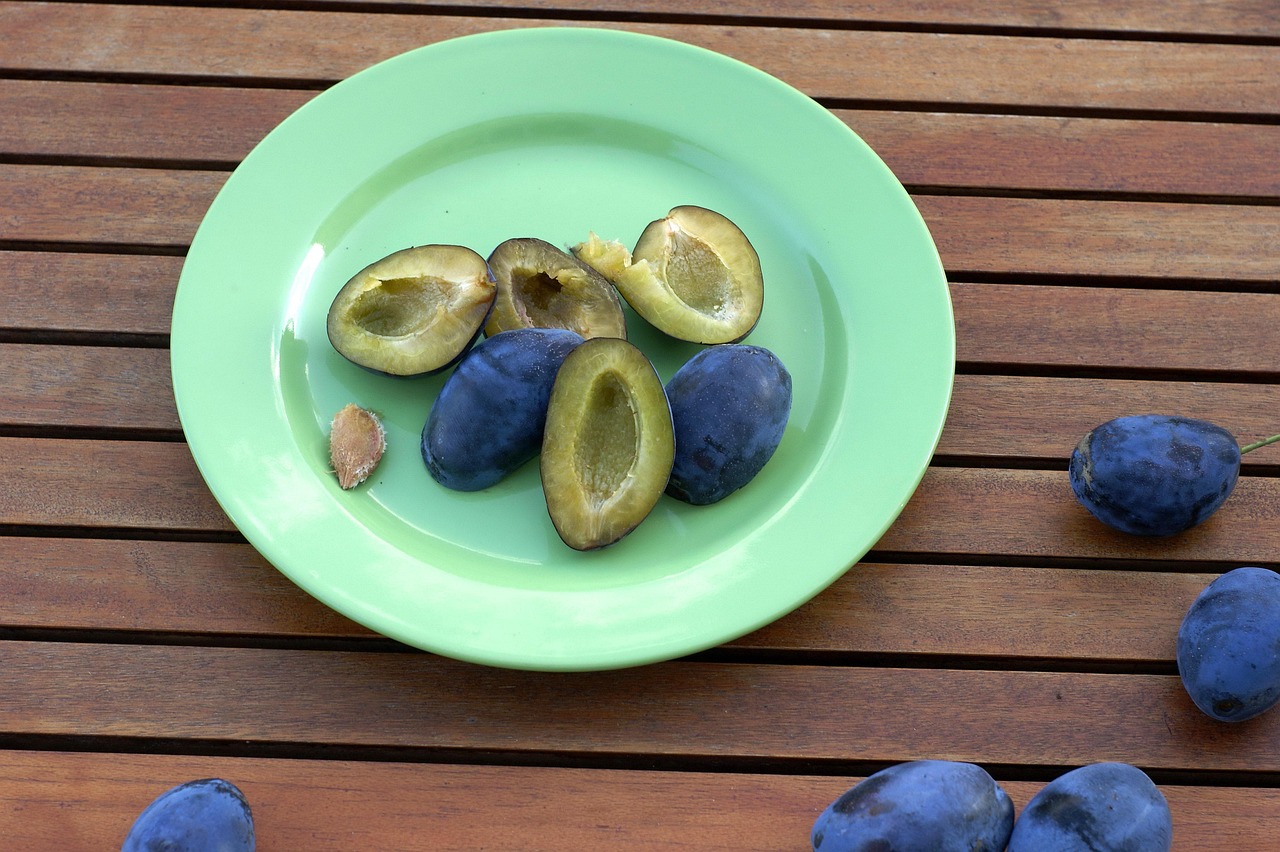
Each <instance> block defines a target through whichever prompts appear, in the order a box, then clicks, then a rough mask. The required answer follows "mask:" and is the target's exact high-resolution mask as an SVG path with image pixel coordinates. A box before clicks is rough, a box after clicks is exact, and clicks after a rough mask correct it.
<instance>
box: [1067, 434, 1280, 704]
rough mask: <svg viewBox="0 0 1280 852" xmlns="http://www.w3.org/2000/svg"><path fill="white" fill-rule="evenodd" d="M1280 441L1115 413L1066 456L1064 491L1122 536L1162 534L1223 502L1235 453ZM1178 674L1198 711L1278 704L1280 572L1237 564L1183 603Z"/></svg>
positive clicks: (1234, 472) (1236, 465) (1232, 480)
mask: <svg viewBox="0 0 1280 852" xmlns="http://www.w3.org/2000/svg"><path fill="white" fill-rule="evenodd" d="M1276 441H1280V436H1275V437H1272V438H1267V439H1264V440H1261V441H1257V442H1255V443H1252V444H1247V445H1245V446H1243V447H1242V446H1240V445H1239V443H1238V442H1237V440H1236V438H1235V437H1234V436H1233V435H1232V434H1231V433H1230V432H1229V431H1227V430H1226V429H1224V428H1222V427H1221V426H1218V425H1215V424H1213V423H1209V422H1207V421H1204V420H1197V419H1194V418H1189V417H1174V416H1168V415H1158V414H1143V415H1134V416H1127V417H1118V418H1116V419H1114V420H1109V421H1107V422H1106V423H1103V424H1102V425H1100V426H1098V427H1096V428H1094V429H1092V430H1090V431H1089V432H1088V433H1087V434H1086V435H1085V436H1084V438H1083V439H1081V441H1080V444H1079V445H1078V446H1077V447H1076V449H1075V450H1074V451H1073V452H1072V454H1071V460H1070V462H1069V472H1070V480H1071V488H1072V490H1073V491H1074V493H1075V495H1076V498H1077V500H1079V502H1080V504H1081V505H1083V506H1084V507H1085V508H1086V509H1087V510H1088V511H1089V512H1090V513H1091V514H1092V515H1093V516H1094V517H1096V518H1097V519H1098V520H1100V521H1102V522H1103V523H1104V524H1106V525H1108V526H1110V527H1113V528H1115V529H1117V530H1119V531H1121V532H1124V533H1129V534H1131V535H1139V536H1158V537H1167V536H1173V535H1177V534H1178V533H1181V532H1184V531H1185V530H1188V529H1191V528H1192V527H1194V526H1196V525H1198V524H1201V523H1203V522H1204V521H1205V520H1207V519H1208V518H1209V517H1210V516H1211V515H1212V514H1213V513H1215V512H1216V511H1218V510H1219V509H1220V508H1221V507H1222V506H1223V504H1225V503H1226V502H1227V498H1228V497H1230V496H1231V494H1232V492H1233V490H1234V489H1235V486H1236V481H1237V479H1238V478H1239V475H1240V460H1241V457H1242V456H1243V455H1244V454H1246V453H1249V452H1252V451H1253V450H1256V449H1258V448H1260V447H1263V446H1266V445H1267V444H1270V443H1275V442H1276ZM1177 663H1178V674H1179V675H1180V676H1181V679H1182V684H1183V686H1184V687H1185V688H1186V691H1187V694H1188V695H1189V696H1190V697H1191V700H1192V701H1193V702H1194V703H1195V705H1196V706H1197V707H1199V708H1200V709H1201V710H1203V711H1204V712H1205V713H1206V714H1208V715H1209V716H1211V717H1213V718H1214V719H1217V720H1219V721H1224V722H1241V721H1244V720H1246V719H1251V718H1253V717H1255V716H1258V715H1260V714H1261V713H1263V712H1265V711H1266V710H1268V709H1270V708H1271V707H1273V706H1274V705H1275V704H1276V703H1277V702H1280V575H1277V574H1276V573H1275V572H1274V571H1270V570H1267V569H1265V568H1258V567H1252V566H1245V567H1241V568H1236V569H1234V570H1231V571H1228V572H1226V573H1225V574H1223V575H1221V576H1220V577H1218V578H1217V579H1215V580H1214V581H1213V582H1211V583H1210V584H1209V585H1208V587H1207V588H1205V589H1204V590H1203V591H1202V592H1201V593H1200V595H1199V596H1198V597H1197V598H1196V600H1195V601H1194V602H1193V603H1192V604H1191V607H1190V609H1189V610H1188V611H1187V613H1186V615H1185V617H1184V618H1183V620H1182V624H1181V626H1180V627H1179V630H1178V636H1177Z"/></svg>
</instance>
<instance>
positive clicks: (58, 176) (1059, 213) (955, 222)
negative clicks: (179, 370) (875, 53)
mask: <svg viewBox="0 0 1280 852" xmlns="http://www.w3.org/2000/svg"><path fill="white" fill-rule="evenodd" d="M226 177H227V176H226V174H225V173H223V172H215V171H188V170H168V169H134V168H97V167H88V166H41V165H4V164H0V193H8V194H9V197H11V198H13V199H15V201H16V202H17V203H16V208H17V212H15V213H12V214H11V215H9V216H8V217H6V219H5V220H4V221H3V222H0V240H13V241H36V242H69V243H86V242H88V243H95V244H112V243H115V244H143V245H154V246H157V247H165V246H184V245H186V244H188V243H189V242H190V240H191V239H192V237H193V236H194V235H195V231H196V227H197V226H198V225H199V224H200V220H201V219H202V218H203V217H204V214H205V211H206V210H207V209H208V207H209V204H210V203H211V202H212V201H213V197H214V196H215V195H216V194H217V192H218V190H219V189H220V188H221V187H222V184H223V183H224V181H225V180H226ZM914 200H915V202H916V205H917V207H919V209H920V212H921V213H922V214H923V216H924V219H925V222H926V223H927V224H928V226H929V228H930V230H931V232H932V234H933V238H934V241H935V243H936V244H937V246H938V250H939V253H940V254H941V257H942V261H943V264H944V265H945V267H946V268H947V271H948V272H949V273H951V274H953V275H959V276H961V277H963V276H964V275H965V274H971V273H977V272H980V273H988V274H990V273H997V274H1003V275H1010V274H1018V275H1085V276H1121V277H1132V278H1141V279H1150V280H1159V279H1161V278H1168V277H1173V278H1178V279H1186V278H1190V279H1211V280H1229V281H1234V280H1238V281H1259V282H1270V281H1272V280H1274V276H1275V268H1274V264H1273V263H1272V262H1271V255H1270V247H1271V245H1272V243H1273V241H1274V239H1275V236H1276V234H1277V233H1280V207H1259V206H1247V205H1226V204H1175V203H1145V202H1117V201H1084V200H1081V201H1062V200H1049V199H1038V198H1036V199H1033V198H1000V197H960V196H930V195H917V196H916V197H915V199H914ZM547 238H548V239H561V238H559V237H556V236H555V235H547ZM569 239H572V237H569V236H567V235H566V236H565V237H564V238H563V240H564V241H568V240H569ZM476 250H477V251H481V252H482V253H486V252H487V251H489V250H490V247H481V246H477V247H476Z"/></svg>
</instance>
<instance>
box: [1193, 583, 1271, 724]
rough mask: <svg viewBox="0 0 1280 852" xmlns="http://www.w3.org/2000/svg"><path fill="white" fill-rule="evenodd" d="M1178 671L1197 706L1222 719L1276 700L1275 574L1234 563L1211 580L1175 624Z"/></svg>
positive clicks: (1250, 713)
mask: <svg viewBox="0 0 1280 852" xmlns="http://www.w3.org/2000/svg"><path fill="white" fill-rule="evenodd" d="M1178 674H1179V675H1181V676H1182V685H1183V686H1184V687H1186V690H1187V694H1188V695H1190V696H1191V700H1192V701H1194V702H1195V704H1196V706H1197V707H1199V708H1200V709H1201V710H1203V711H1204V712H1205V713H1207V714H1209V715H1210V716H1212V717H1213V718H1215V719H1218V720H1220V721H1223V722H1243V721H1244V720H1245V719H1252V718H1253V717H1254V716H1258V715H1260V714H1262V713H1264V712H1266V711H1267V710H1269V709H1271V708H1272V707H1273V706H1275V704H1276V703H1277V702H1280V575H1278V574H1276V573H1275V572H1274V571H1267V570H1265V569H1263V568H1236V569H1235V570H1234V571H1228V572H1227V573H1225V574H1223V575H1222V576H1221V577H1219V578H1218V579H1216V580H1214V581H1213V582H1212V583H1210V584H1209V585H1208V586H1207V587H1206V588H1205V589H1204V591H1202V592H1201V593H1200V595H1199V596H1198V597H1197V598H1196V599H1195V601H1194V602H1193V603H1192V604H1191V608H1190V609H1189V610H1187V614H1186V616H1185V617H1184V618H1183V619H1182V626H1181V627H1180V628H1178Z"/></svg>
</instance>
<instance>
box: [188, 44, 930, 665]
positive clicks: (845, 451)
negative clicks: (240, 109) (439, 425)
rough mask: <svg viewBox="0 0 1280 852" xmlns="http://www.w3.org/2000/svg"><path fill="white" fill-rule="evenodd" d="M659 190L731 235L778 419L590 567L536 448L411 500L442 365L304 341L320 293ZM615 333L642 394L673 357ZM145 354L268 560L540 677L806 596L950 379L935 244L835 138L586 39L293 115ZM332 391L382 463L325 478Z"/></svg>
mask: <svg viewBox="0 0 1280 852" xmlns="http://www.w3.org/2000/svg"><path fill="white" fill-rule="evenodd" d="M546 56H555V57H556V58H557V61H556V62H554V63H548V62H545V61H543V60H544V58H545V57H546ZM641 76H643V77H644V78H645V79H646V80H647V81H648V85H647V86H646V87H645V89H644V90H643V91H634V87H633V86H629V85H628V81H630V80H634V79H637V78H639V77H641ZM623 92H625V93H626V94H625V95H621V94H620V93H623ZM680 204H696V205H700V206H703V207H709V208H711V209H713V210H717V211H719V212H721V213H723V214H725V215H726V216H728V217H729V218H730V219H732V220H733V221H734V222H735V223H736V224H738V226H739V227H741V228H742V230H743V231H744V232H745V233H746V234H747V236H748V237H749V238H750V239H751V241H752V243H753V245H754V246H755V248H756V250H757V252H758V254H759V256H760V259H761V265H762V268H763V271H764V279H765V307H764V313H763V315H762V317H761V320H760V323H759V325H758V326H757V327H756V329H755V331H753V332H752V334H751V336H750V337H749V338H748V342H750V343H754V344H758V345H761V346H765V347H768V348H769V349H771V350H772V351H773V352H774V353H775V354H777V355H778V357H779V358H780V359H781V360H782V361H783V363H784V364H786V365H787V368H788V369H789V370H790V372H791V374H792V378H793V388H794V399H793V407H792V415H791V420H790V422H789V424H788V427H787V432H786V435H785V436H784V438H783V441H782V444H781V446H780V447H779V449H778V451H777V453H776V454H775V455H774V457H773V459H772V460H771V461H770V463H769V464H768V465H767V466H766V467H765V469H764V471H763V472H762V473H761V474H760V475H759V476H758V477H757V478H756V479H755V480H754V481H753V482H752V483H751V484H749V485H748V486H747V487H746V488H744V489H743V490H741V491H739V492H737V493H735V494H734V495H731V496H730V497H729V498H727V499H726V500H724V501H722V502H721V503H718V504H715V505H712V506H703V507H694V506H687V505H684V504H682V503H679V502H678V501H675V500H673V499H671V498H666V497H664V498H663V499H662V500H661V501H660V502H659V504H658V507H657V508H656V509H655V510H654V512H653V513H652V514H651V515H650V517H649V518H648V519H647V520H646V521H645V522H644V523H643V524H641V525H640V527H639V528H638V529H637V530H636V531H635V532H634V533H632V534H631V535H630V536H628V537H627V538H625V539H624V540H623V541H621V542H620V543H618V544H616V545H614V546H612V547H609V548H606V549H604V550H600V551H595V552H592V553H585V554H584V553H577V552H576V551H573V550H571V549H569V548H568V547H566V546H565V545H564V544H563V543H562V542H561V541H560V540H559V538H558V537H557V536H556V533H555V530H554V528H553V527H552V526H551V523H550V520H549V518H548V517H547V514H546V508H545V503H544V501H543V497H542V493H541V488H540V484H539V482H538V474H537V464H536V462H534V463H531V464H529V465H526V466H525V467H523V468H522V469H520V470H519V471H517V473H516V474H515V475H514V476H512V477H510V478H509V479H508V480H506V481H504V482H502V483H500V484H498V485H496V486H494V487H492V488H490V489H487V490H485V491H482V492H477V493H472V494H462V493H456V492H449V491H446V490H445V489H443V488H441V487H440V486H439V485H437V484H436V483H435V482H434V481H433V480H431V478H430V477H429V476H428V475H427V473H426V471H425V469H424V467H423V465H422V462H421V458H420V455H419V448H418V442H419V437H420V433H421V430H422V425H423V423H424V422H425V420H426V416H427V413H428V411H429V410H430V406H431V401H432V399H433V398H434V395H435V394H436V392H437V391H438V390H439V388H440V386H441V385H442V384H443V382H444V376H443V375H442V376H435V377H426V378H416V379H393V378H390V377H386V376H377V375H374V374H371V373H369V372H367V371H364V370H362V369H360V368H358V367H355V366H354V365H352V364H350V363H348V362H347V361H345V360H344V359H343V358H342V357H341V356H339V355H338V354H337V353H336V352H335V351H334V350H333V348H332V346H331V345H330V344H329V342H328V339H327V337H326V335H325V315H326V313H327V311H328V307H329V304H330V302H331V300H332V299H333V296H334V295H335V294H336V292H337V291H338V289H339V288H340V287H341V286H342V284H343V283H345V282H346V280H347V279H348V278H349V277H350V276H351V275H352V274H354V273H355V272H356V271H358V270H359V269H361V268H362V267H364V266H365V265H367V264H368V263H370V262H371V261H373V260H376V259H378V258H380V257H382V256H384V255H386V254H389V253H391V252H392V251H395V250H397V249H401V248H405V247H407V246H410V245H420V244H424V243H456V244H459V245H465V246H469V247H470V248H473V249H475V250H476V251H478V252H480V253H481V254H482V255H488V253H489V252H490V251H491V250H492V249H493V248H494V246H496V245H497V244H498V243H500V242H502V241H503V240H505V239H508V238H510V237H516V236H535V237H540V238H542V239H545V240H547V241H549V242H551V243H553V244H557V245H561V246H567V245H569V244H572V243H575V242H578V241H580V240H582V239H584V238H585V237H586V236H587V234H588V232H590V231H595V232H596V233H598V234H600V235H601V236H603V237H607V238H617V239H621V240H623V241H624V242H632V241H634V239H635V238H636V237H637V236H638V235H639V233H640V231H641V230H642V229H643V228H644V226H645V225H646V224H648V222H650V221H651V220H653V219H655V218H659V217H661V216H663V215H665V214H666V212H667V210H669V209H670V208H672V207H674V206H677V205H680ZM628 325H629V336H630V339H631V340H632V341H633V342H634V343H636V344H637V345H638V346H639V347H640V348H641V349H642V350H643V351H644V352H645V353H646V354H647V355H649V356H650V358H651V359H652V360H653V362H654V364H655V366H656V367H657V369H658V371H659V373H660V374H661V375H662V377H663V378H664V380H665V379H667V378H669V377H670V376H671V375H672V373H674V372H675V370H676V369H677V368H678V367H679V366H680V365H681V364H682V363H683V362H684V361H685V360H686V359H687V358H688V357H689V356H691V355H692V354H693V353H694V352H696V351H698V349H699V348H700V347H697V346H694V345H691V344H684V343H679V342H676V341H673V340H670V339H668V338H666V337H665V336H663V335H662V334H660V333H658V332H656V331H654V330H652V329H651V328H649V327H648V326H647V325H646V324H645V323H644V322H643V321H641V320H639V319H638V318H637V317H636V316H635V315H634V314H632V315H629V317H628ZM171 346H172V367H173V381H174V391H175V395H176V397H177V401H178V408H179V414H180V416H181V419H182V424H183V428H184V430H185V432H186V436H187V440H188V442H189V444H190V447H191V450H192V453H193V455H194V457H195V459H196V462H197V464H198V466H199V468H200V470H201V473H202V474H203V476H204V477H205V480H206V481H207V483H208V485H209V487H210V489H211V491H212V492H213V494H214V495H215V497H216V498H217V499H218V500H219V502H220V504H221V505H222V506H223V508H224V509H225V510H226V512H227V514H228V516H229V517H230V518H231V520H232V521H233V522H234V523H235V524H236V526H237V527H238V528H239V529H240V530H241V531H242V532H243V533H244V535H245V536H246V538H247V539H248V540H249V541H250V542H251V543H252V544H253V545H254V546H255V547H256V548H257V549H258V550H259V551H260V552H261V553H262V554H263V555H264V556H265V557H266V558H267V559H268V560H269V561H270V562H271V563H272V564H273V565H275V566H276V567H277V568H278V569H279V570H280V571H282V572H283V573H284V574H285V575H287V576H288V577H290V578H291V579H292V580H293V581H294V582H296V583H297V584H298V585H299V586H301V587H302V588H303V589H305V590H306V591H308V592H309V593H310V594H312V595H314V596H315V597H317V598H318V599H320V600H321V601H323V602H325V603H326V604H328V605H329V606H331V607H333V608H335V609H337V610H338V611H340V612H342V613H343V614H345V615H347V616H348V617H350V618H352V619H353V620H355V621H357V622H360V623H362V624H364V625H366V626H368V627H370V628H372V629H374V630H377V631H379V632H381V633H383V634H385V635H388V636H391V637H393V638H395V639H398V640H400V641H403V642H405V643H408V644H411V645H414V646H416V647H419V648H423V649H426V650H430V651H434V652H437V653H441V654H445V655H449V656H452V657H456V658H459V659H465V660H472V661H475V662H480V663H485V664H490V665H498V666H509V667H519V668H531V669H548V670H575V669H599V668H612V667H619V666H627V665H637V664H642V663H647V662H653V661H657V660H662V659H668V658H671V657H675V656H680V655H683V654H687V653H691V652H693V651H697V650H701V649H703V648H707V647H710V646H713V645H716V644H719V643H722V642H724V641H727V640H729V639H732V638H734V637H737V636H740V635H742V634H744V633H746V632H749V631H751V630H753V629H755V628H757V627H759V626H762V625H764V624H766V623H768V622H770V621H772V620H774V619H776V618H778V617H779V616H781V615H783V614H785V613H787V612H789V611H790V610H792V609H794V608H795V607H796V606H798V605H800V604H801V603H803V602H804V601H805V600H807V599H808V598H810V597H811V596H813V595H814V594H816V593H817V592H818V591H820V590H821V589H823V588H824V587H825V586H826V585H828V584H829V583H830V582H832V581H833V580H834V579H836V578H837V577H838V576H840V574H842V573H843V572H844V571H845V570H846V569H848V568H849V566H851V565H852V564H854V563H855V562H856V561H857V560H858V559H859V558H861V556H862V555H863V554H864V553H865V552H866V551H867V550H868V549H869V548H870V547H871V546H872V545H873V544H874V543H875V541H876V540H877V539H878V538H879V537H880V535H881V534H882V533H883V532H884V530H885V529H886V528H887V527H888V525H889V524H890V523H891V522H892V521H893V519H894V518H895V517H896V516H897V515H898V513H899V512H900V511H901V509H902V507H903V505H904V504H905V503H906V501H907V499H908V498H909V497H910V495H911V493H912V492H913V491H914V489H915V487H916V485H917V484H918V482H919V480H920V477H921V476H922V475H923V473H924V470H925V469H926V467H927V465H928V462H929V459H930V457H931V455H932V452H933V448H934V446H935V445H936V442H937V439H938V435H939V432H940V430H941V427H942V422H943V419H944V417H945V413H946V408H947V404H948V400H949V396H950V390H951V381H952V376H953V371H954V330H953V325H952V317H951V306H950V300H949V296H948V292H947V287H946V282H945V279H944V277H943V274H942V269H941V265H940V263H939V261H938V256H937V252H936V250H935V249H934V246H933V242H932V240H931V239H930V237H929V234H928V231H927V229H926V228H925V225H924V223H923V221H922V220H921V218H920V216H919V214H918V212H917V211H916V209H915V207H914V205H913V204H912V203H911V200H910V198H909V197H908V196H907V194H906V192H905V191H904V190H903V189H902V187H901V185H900V184H899V183H898V182H897V180H896V179H895V178H894V177H893V175H892V174H891V173H890V171H889V170H888V168H886V167H885V166H884V164H883V163H882V162H881V161H880V160H879V159H878V158H877V157H876V155H875V154H874V153H873V152H872V151H871V150H870V149H869V148H868V147H867V146H866V145H865V144H864V143H863V142H862V141H861V140H860V139H858V138H857V137H856V136H855V135H854V134H853V133H852V132H850V131H849V129H848V128H847V127H845V125H843V124H842V123H841V122H840V121H839V120H837V119H836V118H835V117H834V116H832V115H831V114H830V113H828V112H827V111H826V110H825V109H823V108H822V107H820V106H819V105H817V104H816V103H814V102H813V101H811V100H810V99H809V98H807V97H806V96H804V95H803V94H801V93H799V92H797V91H796V90H794V89H792V88H790V87H788V86H786V85H785V84H783V83H781V82H780V81H778V80H776V79H774V78H772V77H770V76H768V75H766V74H764V73H762V72H760V71H757V70H755V69H753V68H750V67H749V66H746V65H743V64H741V63H739V62H737V61H735V60H732V59H729V58H727V57H724V56H721V55H719V54H715V53H711V52H709V51H706V50H702V49H700V48H695V47H691V46H689V45H685V44H681V43H678V42H673V41H669V40H665V39H658V38H654V37H650V36H641V35H636V34H632V33H625V32H615V31H608V30H595V29H560V28H547V29H526V30H516V31H508V32H498V33H489V34H484V35H477V36H469V37H465V38H461V39H455V40H452V41H447V42H441V43H439V44H435V45H432V46H429V47H426V48H422V49H419V50H417V51H413V52H411V53H408V54H404V55H402V56H399V57H396V58H394V59H391V60H388V61H386V62H383V63H381V64H379V65H376V66H374V67H372V68H370V69H368V70H366V71H363V72H361V73H359V74H357V75H355V76H353V77H352V78H350V79H348V80H346V81H344V82H342V83H340V84H338V85H337V86H335V87H334V88H332V89H330V90H329V91H327V92H325V93H323V94H321V95H320V96H318V97H317V98H315V99H314V100H313V101H312V102H311V103H309V104H307V105H306V106H304V107H303V108H302V109H300V110H299V111H298V112H297V113H295V114H294V115H292V116H291V117H290V118H288V119H287V120H286V121H285V122H283V123H282V124H281V125H280V126H279V127H278V128H277V129H276V130H274V131H273V132H272V133H270V134H269V135H268V136H267V137H266V138H265V139H264V140H263V141H262V143H261V144H260V145H259V146H258V147H257V148H255V150H254V151H253V152H252V153H251V154H250V155H249V156H248V157H247V158H246V159H245V161H244V162H243V163H242V164H241V166H240V167H239V168H238V169H237V170H236V172H235V173H234V174H233V175H232V176H231V178H230V179H229V180H228V182H227V184H226V186H225V187H224V189H223V191H222V192H221V193H220V194H219V196H218V197H217V199H216V200H215V201H214V203H213V205H212V206H211V207H210V209H209V212H208V214H207V216H206V218H205V221H204V222H203V224H202V225H201V227H200V230H199V231H198V233H197V235H196V238H195V240H194V242H193V244H192V247H191V251H190V253H189V255H188V257H187V261H186V265H185V266H184V268H183V273H182V278H181V281H180V283H179V287H178V292H177V297H176V301H175V305H174V315H173V329H172V343H171ZM348 402H357V403H358V404H360V405H363V406H365V407H368V408H371V409H373V410H376V411H378V412H379V413H380V414H381V415H382V417H383V420H384V423H385V425H386V427H387V431H388V451H387V454H386V456H385V458H384V459H383V462H382V464H381V466H380V467H379V468H378V470H377V471H376V473H375V474H374V476H373V477H372V478H371V479H370V480H369V481H368V482H367V483H365V484H364V485H363V486H361V487H360V488H358V489H356V490H354V491H350V492H342V491H341V490H340V489H339V488H338V486H337V482H336V480H335V479H334V477H333V475H332V473H331V472H330V471H329V470H328V457H327V432H328V424H329V422H330V420H331V418H332V417H333V414H334V413H335V412H336V411H337V410H338V409H340V408H341V407H342V406H344V405H345V404H347V403H348Z"/></svg>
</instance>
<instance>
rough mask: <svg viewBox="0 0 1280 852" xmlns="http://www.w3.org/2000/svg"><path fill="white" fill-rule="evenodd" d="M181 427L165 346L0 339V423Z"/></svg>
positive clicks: (101, 426) (114, 427) (88, 426)
mask: <svg viewBox="0 0 1280 852" xmlns="http://www.w3.org/2000/svg"><path fill="white" fill-rule="evenodd" d="M13 426H59V427H77V428H82V429H144V430H168V431H170V432H173V431H176V430H178V429H180V428H181V424H179V422H178V411H177V408H176V406H175V405H174V401H173V392H172V389H171V378H170V375H169V351H168V350H167V349H143V348H131V349H128V348H113V347H104V346H39V345H32V344H21V343H11V344H0V428H3V427H13Z"/></svg>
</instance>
